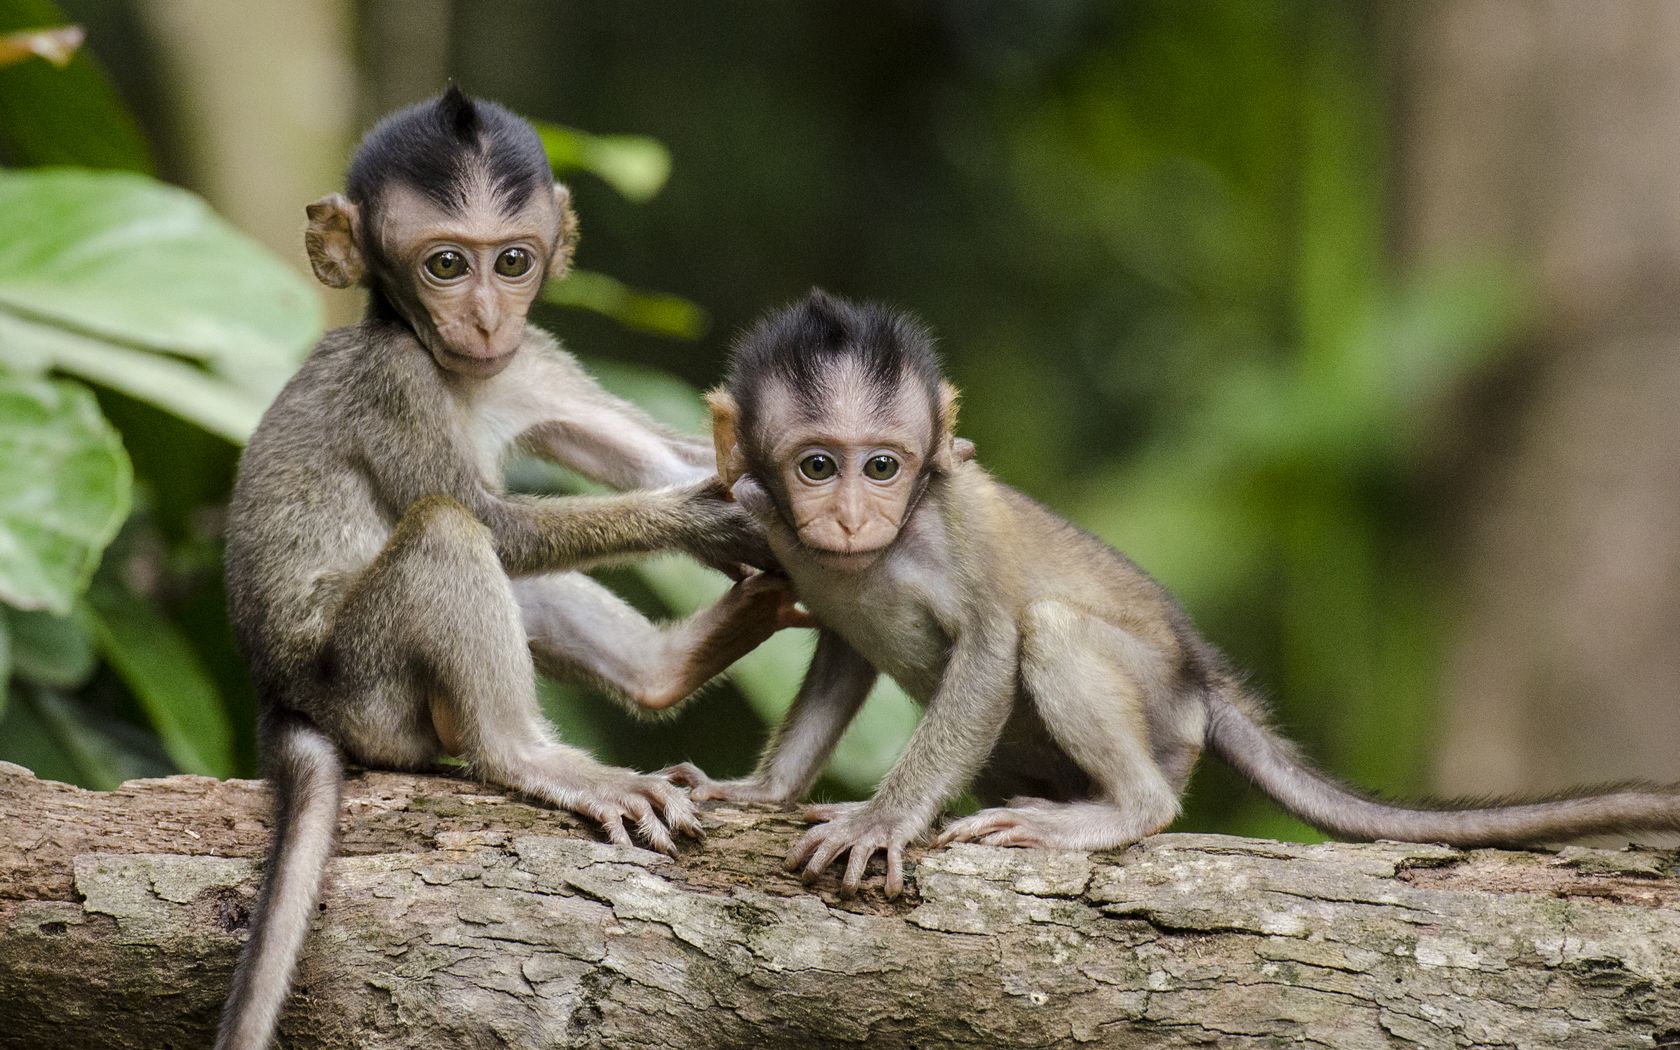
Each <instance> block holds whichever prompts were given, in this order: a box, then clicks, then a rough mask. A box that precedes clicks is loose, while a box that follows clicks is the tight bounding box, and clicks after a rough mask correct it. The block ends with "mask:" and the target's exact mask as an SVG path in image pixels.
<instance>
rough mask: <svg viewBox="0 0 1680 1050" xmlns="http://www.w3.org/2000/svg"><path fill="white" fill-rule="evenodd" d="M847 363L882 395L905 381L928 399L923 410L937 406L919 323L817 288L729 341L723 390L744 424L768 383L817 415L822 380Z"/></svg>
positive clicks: (929, 345)
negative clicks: (778, 383) (780, 384)
mask: <svg viewBox="0 0 1680 1050" xmlns="http://www.w3.org/2000/svg"><path fill="white" fill-rule="evenodd" d="M847 360H851V361H856V362H858V363H859V364H861V365H862V366H863V369H864V374H865V375H867V376H868V377H869V378H870V381H871V382H872V383H873V385H874V386H875V387H876V388H878V389H879V390H880V391H881V392H882V393H883V394H890V393H891V392H892V391H893V390H896V389H897V388H898V387H899V386H900V384H902V383H903V382H904V381H905V378H906V377H907V376H908V377H909V378H910V380H911V381H912V382H916V383H918V384H920V385H921V386H922V387H923V388H924V389H925V390H926V391H927V396H928V399H929V403H930V404H933V405H935V406H937V405H938V404H939V380H940V376H941V372H940V367H939V355H938V354H937V353H936V352H935V351H934V347H933V336H932V335H931V334H930V333H929V332H928V329H927V327H926V326H925V325H923V324H922V323H921V321H919V320H917V319H916V318H915V317H913V316H911V315H910V314H908V313H905V312H904V311H902V310H896V309H894V308H892V307H890V306H885V305H882V304H880V303H855V302H850V301H848V300H845V299H841V298H838V297H836V296H832V295H829V294H828V293H827V292H825V291H823V290H822V289H820V288H813V289H811V292H810V294H809V295H807V296H806V297H805V298H804V299H801V300H800V301H798V302H796V303H794V304H792V305H791V306H786V307H783V308H782V309H780V310H774V311H772V312H770V313H769V314H767V315H765V316H764V317H763V318H761V319H760V320H759V321H758V323H757V324H755V325H753V326H752V327H751V328H750V329H748V330H747V331H746V332H745V333H744V334H743V335H742V336H741V337H740V338H739V339H737V340H736V341H735V345H734V348H733V349H732V350H731V352H730V355H729V374H728V381H727V384H726V385H727V386H728V388H729V392H730V394H731V395H733V396H734V398H735V401H736V403H737V404H738V405H740V407H741V411H742V413H743V414H745V415H748V416H750V415H752V414H754V412H755V410H756V408H757V404H758V398H759V395H760V393H761V392H762V391H763V389H764V387H765V385H766V381H767V380H770V379H780V380H782V381H784V382H786V383H787V385H788V388H789V389H791V390H792V391H794V393H795V396H797V397H798V398H799V399H800V400H801V401H802V402H803V403H804V404H805V405H806V407H807V408H810V409H813V410H814V409H816V408H818V407H820V400H821V398H822V390H823V385H824V384H823V379H824V377H825V375H826V374H827V373H829V372H830V371H832V370H833V369H834V367H835V366H836V365H838V364H840V363H841V362H843V361H847Z"/></svg>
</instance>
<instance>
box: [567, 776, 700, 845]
mask: <svg viewBox="0 0 1680 1050" xmlns="http://www.w3.org/2000/svg"><path fill="white" fill-rule="evenodd" d="M543 794H544V796H545V797H547V794H548V793H546V792H544V793H543ZM548 800H549V801H552V802H553V803H554V804H556V805H558V806H559V807H561V808H562V809H568V810H571V811H572V812H574V813H580V814H582V815H584V816H586V817H588V818H590V819H591V820H594V821H595V822H596V823H598V824H600V825H601V827H602V828H603V829H604V830H605V831H606V833H607V839H608V840H609V841H611V842H614V843H616V844H618V845H620V846H634V845H636V842H635V838H639V839H641V840H642V841H643V842H645V843H647V844H648V846H650V847H652V848H653V849H656V850H658V851H659V852H661V853H664V854H667V855H670V856H675V855H676V852H677V844H676V841H675V840H674V839H673V838H672V837H671V832H672V831H675V832H676V833H677V834H679V835H687V836H689V837H691V838H699V837H701V835H702V831H701V829H700V818H699V816H698V815H697V814H696V813H695V810H694V803H692V802H690V801H689V800H688V798H687V796H685V795H684V794H683V793H682V792H681V791H679V790H677V788H676V787H675V786H674V785H672V783H671V782H670V781H668V780H666V779H664V778H663V777H660V776H658V775H653V774H642V773H637V772H634V771H633V770H629V769H616V768H611V767H607V768H604V769H603V770H602V771H601V773H600V774H598V775H596V776H592V777H590V778H589V782H588V783H587V784H584V785H580V786H578V787H575V788H572V789H571V790H563V791H560V792H556V793H555V795H554V797H552V798H549V799H548ZM626 821H630V822H631V824H632V825H633V826H634V828H635V838H632V836H631V832H630V828H628V827H626V826H625V822H626Z"/></svg>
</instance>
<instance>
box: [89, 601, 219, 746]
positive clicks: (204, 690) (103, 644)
mask: <svg viewBox="0 0 1680 1050" xmlns="http://www.w3.org/2000/svg"><path fill="white" fill-rule="evenodd" d="M88 604H89V607H90V608H91V609H92V611H93V617H92V619H93V632H94V636H95V638H96V640H97V642H98V645H99V651H100V653H101V654H102V655H103V656H104V657H105V659H106V660H107V661H109V662H110V664H111V666H112V667H114V668H115V669H116V671H117V674H119V675H120V676H122V680H123V681H124V682H126V683H127V684H128V687H129V689H131V690H133V692H134V696H135V699H137V700H138V701H139V702H140V707H141V709H142V710H144V711H145V712H146V719H147V721H149V722H150V723H151V724H152V728H154V729H156V730H157V732H158V736H159V738H160V739H162V741H163V748H164V750H165V751H167V752H168V753H169V757H170V758H172V759H174V761H175V764H176V765H177V766H179V767H180V768H181V769H183V770H184V771H186V772H188V773H201V774H204V775H206V776H213V777H228V776H232V775H233V772H234V759H233V727H232V726H231V725H230V724H229V723H228V719H227V712H226V710H225V709H224V707H223V705H222V698H221V696H220V694H219V693H218V692H217V691H216V686H215V683H214V682H213V681H212V679H211V678H210V674H209V672H208V671H206V670H205V669H204V665H203V663H202V662H201V661H200V660H199V658H198V654H197V653H196V652H194V651H193V648H192V646H191V645H190V644H189V643H188V642H187V640H186V638H185V637H184V636H183V635H182V634H181V633H180V631H178V630H177V629H176V628H175V625H174V624H173V623H171V622H170V621H169V620H168V619H167V618H166V617H165V616H164V615H163V614H162V612H160V611H159V610H157V609H155V608H153V607H152V606H151V605H150V604H149V603H147V602H146V601H144V600H142V599H141V598H139V597H136V596H135V595H133V594H130V593H129V592H127V591H124V590H121V589H120V588H117V587H108V586H104V585H103V584H102V585H101V586H99V587H96V588H94V589H93V590H92V591H90V592H89V593H88Z"/></svg>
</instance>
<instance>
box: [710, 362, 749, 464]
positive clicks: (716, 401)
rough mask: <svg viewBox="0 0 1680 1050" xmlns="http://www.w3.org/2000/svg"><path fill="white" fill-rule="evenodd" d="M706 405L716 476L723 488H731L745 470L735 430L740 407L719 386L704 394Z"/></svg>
mask: <svg viewBox="0 0 1680 1050" xmlns="http://www.w3.org/2000/svg"><path fill="white" fill-rule="evenodd" d="M706 405H707V407H709V408H710V409H711V410H712V446H713V447H714V448H716V449H717V472H718V477H720V478H722V479H723V487H724V488H725V489H732V488H734V487H735V483H736V482H737V481H739V480H741V475H742V474H745V473H746V472H747V461H746V457H745V456H743V455H741V446H740V444H739V442H738V441H737V435H736V432H735V424H736V421H737V420H739V419H740V418H741V409H740V406H739V405H737V404H736V403H735V399H734V398H733V397H731V396H730V395H729V391H727V390H725V389H724V388H723V387H721V386H720V387H718V388H717V389H716V390H713V391H712V392H711V393H709V394H707V395H706Z"/></svg>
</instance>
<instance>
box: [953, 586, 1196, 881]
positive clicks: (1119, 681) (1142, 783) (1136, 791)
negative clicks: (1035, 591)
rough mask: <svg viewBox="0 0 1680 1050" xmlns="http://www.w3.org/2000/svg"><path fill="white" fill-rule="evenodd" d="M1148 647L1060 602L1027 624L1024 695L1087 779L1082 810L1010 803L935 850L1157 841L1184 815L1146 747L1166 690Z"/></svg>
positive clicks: (961, 828) (979, 816) (983, 814)
mask: <svg viewBox="0 0 1680 1050" xmlns="http://www.w3.org/2000/svg"><path fill="white" fill-rule="evenodd" d="M1158 663H1159V657H1158V656H1157V655H1156V653H1155V652H1154V651H1153V650H1152V649H1150V648H1149V647H1148V646H1147V645H1146V644H1145V643H1144V642H1142V641H1140V640H1139V639H1137V638H1135V637H1134V636H1132V635H1131V634H1128V633H1127V632H1125V631H1123V630H1121V629H1119V628H1117V627H1114V626H1112V625H1111V624H1108V623H1105V622H1103V621H1102V620H1099V619H1097V618H1096V617H1094V616H1091V615H1090V614H1088V613H1084V612H1081V611H1079V610H1076V609H1073V608H1071V607H1069V606H1066V605H1062V604H1061V603H1059V602H1038V603H1035V604H1034V605H1032V606H1029V607H1028V609H1027V610H1026V612H1025V613H1024V614H1023V616H1022V618H1021V679H1022V683H1023V685H1024V689H1023V693H1024V694H1025V696H1026V700H1027V702H1028V703H1031V704H1032V705H1033V706H1034V709H1035V710H1036V711H1037V713H1038V716H1039V718H1041V719H1042V720H1043V722H1044V725H1045V728H1046V729H1048V730H1049V733H1050V735H1051V737H1052V738H1053V739H1054V740H1055V742H1056V744H1057V745H1058V746H1059V747H1060V748H1061V749H1062V751H1064V752H1065V753H1066V754H1067V755H1068V757H1069V758H1071V759H1072V760H1073V761H1074V762H1075V763H1076V764H1077V765H1078V766H1079V768H1080V769H1082V770H1083V771H1084V772H1085V773H1086V775H1088V776H1089V777H1090V778H1091V785H1092V794H1093V796H1094V797H1092V798H1089V799H1085V800H1081V801H1076V802H1058V801H1050V800H1048V799H1039V798H1016V799H1011V800H1010V801H1009V803H1008V804H1007V805H1004V806H999V807H996V808H993V809H983V810H981V811H979V812H978V813H975V814H973V815H972V816H968V817H964V818H962V819H960V820H957V821H953V822H952V823H951V824H950V825H949V826H948V827H946V829H945V831H944V832H943V834H941V835H940V838H939V841H940V842H941V843H946V842H980V843H984V844H987V845H994V846H1045V847H1051V848H1060V849H1085V850H1091V849H1112V848H1115V847H1119V846H1125V845H1129V844H1131V843H1133V842H1136V841H1137V840H1139V839H1141V838H1143V837H1145V836H1146V835H1152V834H1154V833H1155V832H1157V831H1160V830H1161V829H1162V828H1164V827H1166V826H1167V825H1168V824H1169V823H1171V822H1172V820H1173V818H1174V817H1176V816H1177V815H1178V792H1177V791H1176V790H1174V788H1173V786H1172V784H1171V783H1169V781H1168V779H1167V777H1166V775H1165V774H1164V773H1163V772H1162V770H1161V767H1160V766H1159V765H1158V763H1157V760H1156V758H1155V753H1154V750H1153V749H1152V748H1151V746H1150V725H1151V719H1150V716H1149V710H1148V706H1147V705H1149V704H1152V703H1154V704H1159V703H1162V702H1163V700H1162V698H1161V697H1160V696H1158V695H1152V692H1153V691H1155V690H1160V689H1162V688H1163V687H1162V686H1161V685H1160V684H1159V683H1160V682H1161V681H1162V680H1163V676H1162V675H1161V674H1160V672H1159V669H1158V667H1157V664H1158Z"/></svg>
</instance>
